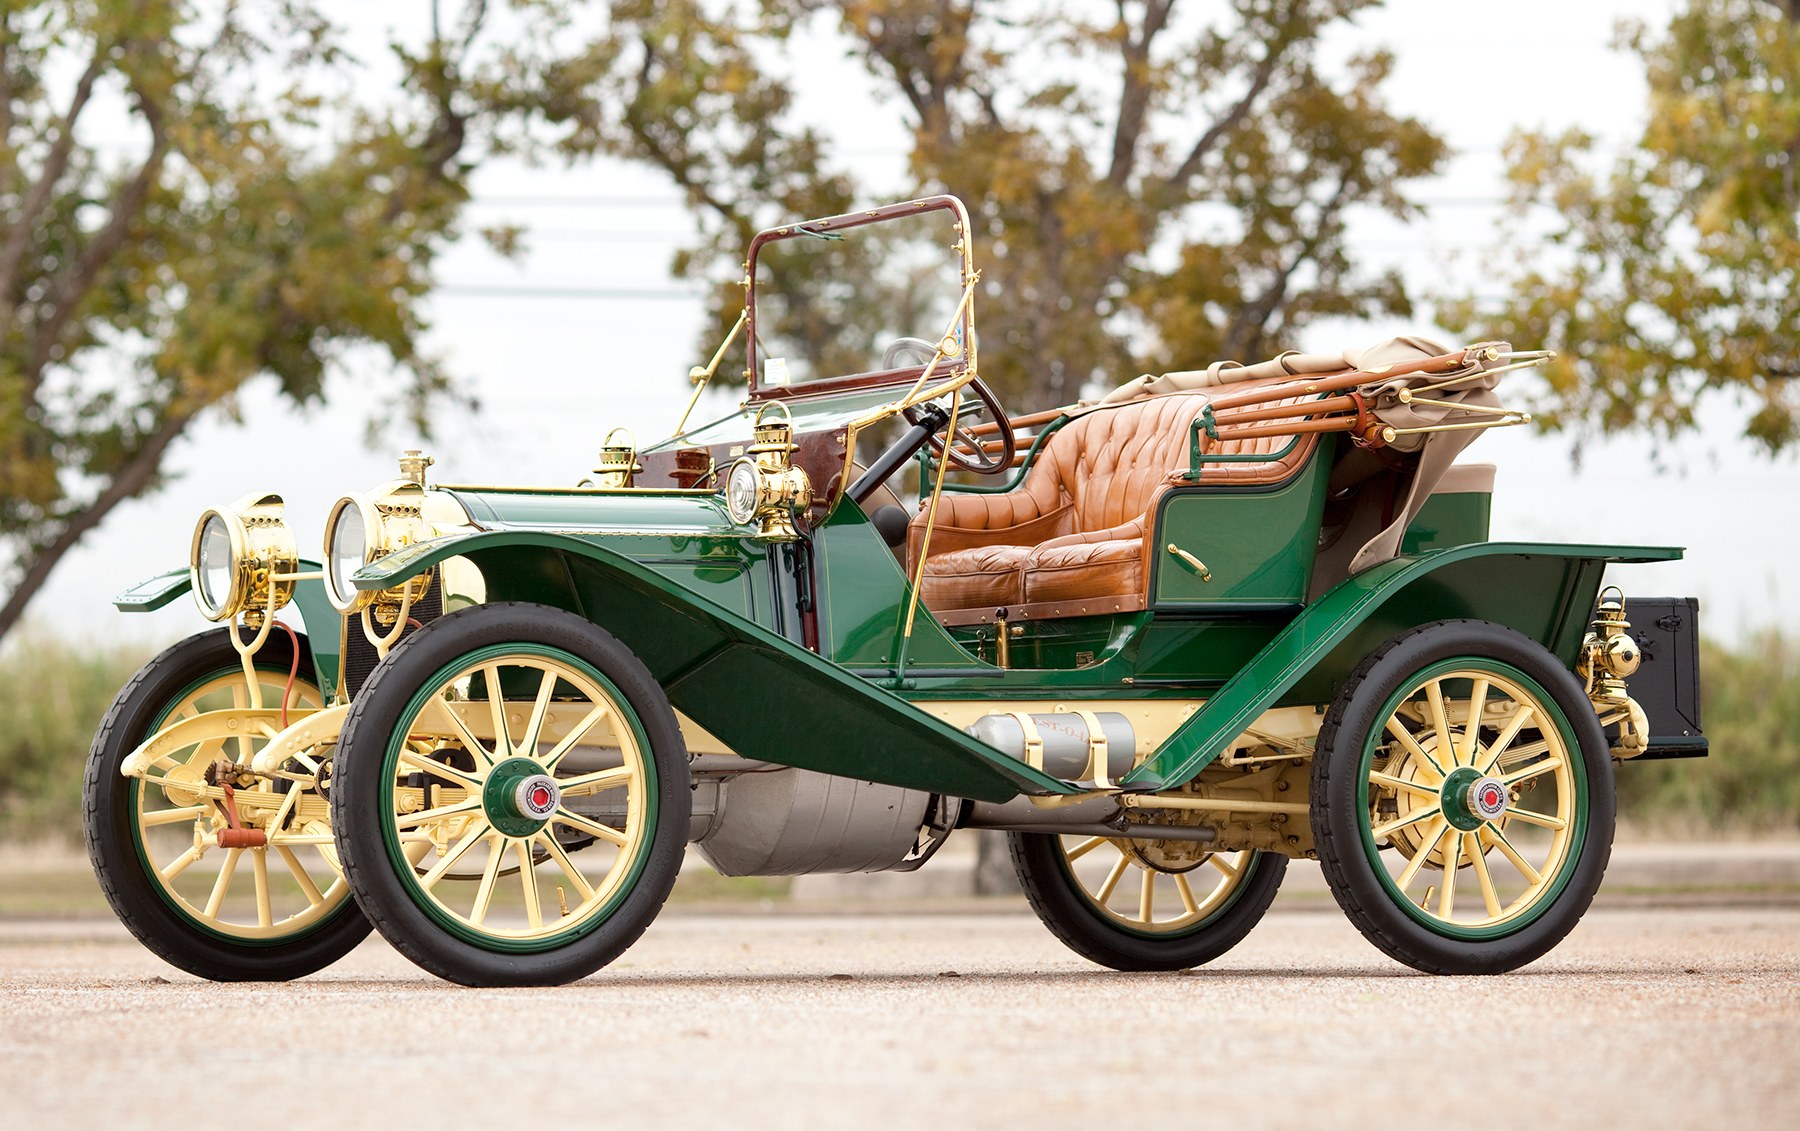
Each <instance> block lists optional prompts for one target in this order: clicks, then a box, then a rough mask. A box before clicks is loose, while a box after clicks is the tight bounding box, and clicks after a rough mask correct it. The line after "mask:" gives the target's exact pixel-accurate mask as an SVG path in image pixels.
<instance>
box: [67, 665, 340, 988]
mask: <svg viewBox="0 0 1800 1131" xmlns="http://www.w3.org/2000/svg"><path fill="white" fill-rule="evenodd" d="M228 631H230V630H228V629H217V630H214V631H212V632H205V633H201V634H200V635H198V636H190V637H188V638H187V639H186V640H183V641H181V642H180V643H179V644H176V645H174V646H173V647H171V648H169V649H168V650H167V651H165V652H163V653H162V654H161V655H159V656H157V657H156V658H155V659H153V660H151V661H150V662H149V663H148V664H145V665H144V667H143V668H142V670H140V671H139V672H138V673H137V675H135V676H133V677H132V679H131V682H130V683H127V684H126V685H125V687H124V689H123V690H121V691H120V692H119V696H118V698H117V699H116V700H114V701H113V705H112V708H111V709H110V710H109V711H107V713H106V718H105V719H104V721H102V722H101V724H100V729H99V731H98V733H96V734H95V736H94V745H93V749H92V751H91V752H90V753H89V755H88V764H87V778H86V789H85V792H86V805H85V809H86V832H87V847H88V856H89V858H90V859H91V860H92V861H93V865H94V873H95V875H96V876H97V877H98V878H99V881H100V887H101V890H102V891H103V892H105V894H106V898H107V902H109V903H110V904H112V908H113V911H114V912H115V913H117V914H118V916H119V920H120V921H121V922H123V923H124V924H125V926H126V927H127V928H129V929H130V931H131V933H132V934H134V935H136V936H137V937H138V939H139V940H140V941H141V942H142V943H143V944H144V945H145V946H146V947H149V948H150V949H151V950H152V951H154V952H155V953H156V954H158V955H160V956H162V957H163V958H164V959H166V960H167V961H169V962H170V963H172V964H173V965H175V966H178V967H180V968H181V969H183V970H186V971H188V972H189V973H191V974H197V975H199V976H200V977H202V978H211V979H213V980H214V981H222V982H235V981H284V980H287V979H290V978H298V977H301V976H303V975H306V974H310V973H312V972H313V971H315V970H320V969H323V968H324V967H326V966H329V965H330V964H331V963H333V962H335V961H337V960H338V959H339V958H341V957H343V956H344V955H345V954H347V953H349V952H350V950H351V949H352V948H353V947H355V946H356V944H357V943H359V942H361V941H362V940H363V939H364V938H365V937H366V936H367V935H368V933H369V923H368V920H366V919H364V918H363V916H362V913H361V912H359V911H358V910H357V908H356V904H355V901H353V900H352V899H351V898H350V888H349V885H348V884H346V883H345V882H344V879H343V877H342V876H341V875H339V874H338V871H337V865H336V861H335V859H334V857H333V855H332V854H331V846H330V844H329V832H330V830H329V828H328V827H327V824H326V821H327V812H326V804H325V798H324V797H323V796H322V795H321V793H320V789H319V785H320V783H319V782H318V781H316V780H315V781H310V782H302V781H293V780H277V781H267V780H265V781H263V782H260V783H258V784H257V785H256V786H255V787H253V788H249V789H242V790H239V791H237V793H236V795H235V796H234V797H233V798H232V800H231V802H230V806H229V808H230V813H231V816H232V817H233V818H236V819H237V820H239V821H240V822H241V823H245V824H248V825H250V826H252V827H256V828H260V829H263V830H264V831H265V832H266V834H267V835H268V837H269V842H268V843H267V844H265V845H262V846H260V847H249V848H223V847H220V846H219V843H218V841H219V837H218V834H219V833H220V831H221V830H223V829H225V828H226V827H227V824H228V819H227V804H226V801H225V798H224V794H223V792H222V791H221V790H219V789H217V788H212V787H210V786H208V784H207V781H206V771H207V767H208V766H209V765H211V764H213V763H215V762H218V761H221V760H223V761H229V762H233V763H237V764H239V765H245V764H247V763H248V762H249V761H250V759H251V758H252V757H254V755H255V754H256V752H257V751H258V750H260V749H262V747H263V745H264V744H265V741H266V740H265V738H264V736H263V734H261V733H259V732H253V731H252V730H251V728H248V727H246V728H243V730H244V733H242V734H241V735H239V736H236V737H221V735H225V734H228V733H230V728H225V729H221V730H220V731H219V732H218V734H215V735H212V736H200V737H197V738H196V740H195V741H192V742H188V743H186V744H185V745H181V746H178V747H174V748H171V749H169V750H167V751H166V752H165V753H164V754H163V756H162V757H161V758H159V759H158V760H157V762H156V764H155V765H154V766H152V767H151V768H150V770H149V772H148V774H147V775H146V776H144V777H141V778H127V777H124V776H122V775H121V774H120V773H119V767H120V763H122V762H123V761H124V760H125V758H126V756H127V755H129V754H130V753H131V752H132V751H133V750H135V749H136V748H137V747H138V746H139V745H140V744H141V743H143V742H144V741H145V740H146V739H148V738H150V737H151V736H152V735H154V734H156V733H157V732H158V731H160V730H161V729H162V728H164V727H165V726H168V725H170V724H172V723H176V722H180V721H183V720H186V719H191V718H195V717H196V716H199V715H203V714H206V713H207V712H212V711H220V710H227V709H231V708H241V707H245V706H247V705H249V703H250V685H249V681H248V678H247V677H246V675H245V674H244V669H243V665H242V662H241V661H240V660H239V659H238V654H237V651H236V650H235V649H234V648H232V646H231V641H230V640H229V639H228V638H227V637H226V635H225V634H226V633H227V632H228ZM299 640H300V647H299V655H298V656H296V655H295V652H294V642H292V641H290V640H289V639H288V638H287V637H285V636H282V635H279V634H277V635H273V636H271V637H270V638H269V639H268V641H267V642H266V643H265V644H264V645H263V647H262V649H261V650H260V651H258V653H257V655H256V660H255V664H254V667H255V671H256V680H257V685H258V689H259V695H260V697H261V700H262V702H263V703H264V704H265V705H268V706H280V705H281V704H282V703H283V701H284V696H285V702H286V703H287V706H288V707H289V708H290V709H293V708H317V707H319V706H320V705H321V702H322V700H321V697H320V694H319V688H318V683H317V680H316V677H315V676H314V673H313V664H312V657H311V654H310V652H309V650H308V649H307V647H306V645H305V643H304V638H299Z"/></svg>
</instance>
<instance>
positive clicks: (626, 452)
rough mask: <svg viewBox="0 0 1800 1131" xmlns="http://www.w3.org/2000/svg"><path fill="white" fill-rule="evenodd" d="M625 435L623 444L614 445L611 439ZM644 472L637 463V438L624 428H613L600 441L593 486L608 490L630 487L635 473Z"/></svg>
mask: <svg viewBox="0 0 1800 1131" xmlns="http://www.w3.org/2000/svg"><path fill="white" fill-rule="evenodd" d="M621 432H624V433H625V442H624V443H622V444H620V443H614V442H613V437H615V436H617V435H618V434H619V433H621ZM642 470H644V468H643V465H641V464H639V463H638V461H637V438H636V437H635V436H633V435H632V434H631V433H630V432H629V431H627V430H626V429H624V428H614V429H613V430H612V431H611V432H608V433H607V434H606V438H605V439H604V440H602V441H600V462H599V463H598V464H596V465H595V466H594V478H593V479H592V480H591V482H592V484H593V486H595V487H602V488H606V489H609V490H619V489H622V488H626V487H630V486H631V485H632V480H633V479H634V478H635V477H636V476H637V473H638V472H640V471H642Z"/></svg>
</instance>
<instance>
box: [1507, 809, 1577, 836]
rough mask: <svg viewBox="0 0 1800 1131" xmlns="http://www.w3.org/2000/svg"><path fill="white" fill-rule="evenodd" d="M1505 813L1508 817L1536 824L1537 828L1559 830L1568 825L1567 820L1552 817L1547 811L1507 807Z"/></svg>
mask: <svg viewBox="0 0 1800 1131" xmlns="http://www.w3.org/2000/svg"><path fill="white" fill-rule="evenodd" d="M1506 815H1507V817H1509V818H1513V819H1516V820H1520V821H1524V822H1525V823H1526V824H1528V825H1536V826H1538V827H1539V828H1544V829H1555V830H1557V831H1559V832H1560V831H1561V830H1563V829H1566V828H1568V827H1569V822H1567V821H1565V820H1563V819H1562V818H1561V817H1552V816H1551V815H1550V814H1548V813H1534V812H1532V811H1531V810H1530V809H1508V810H1507V811H1506Z"/></svg>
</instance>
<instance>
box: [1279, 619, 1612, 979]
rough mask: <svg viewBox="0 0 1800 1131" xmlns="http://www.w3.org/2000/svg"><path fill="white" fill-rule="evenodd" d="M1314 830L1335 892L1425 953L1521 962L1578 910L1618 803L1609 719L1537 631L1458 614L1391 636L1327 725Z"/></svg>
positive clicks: (1429, 959)
mask: <svg viewBox="0 0 1800 1131" xmlns="http://www.w3.org/2000/svg"><path fill="white" fill-rule="evenodd" d="M1319 750H1320V751H1321V756H1320V757H1319V758H1317V759H1316V760H1315V764H1314V788H1313V832H1314V839H1315V841H1317V843H1318V847H1319V853H1320V864H1321V867H1322V869H1323V870H1324V873H1325V877H1326V880H1327V881H1328V882H1329V883H1330V884H1331V887H1332V891H1333V893H1334V894H1335V895H1336V896H1337V898H1338V902H1339V903H1340V904H1342V905H1343V906H1344V908H1345V910H1346V911H1347V912H1348V913H1349V914H1350V917H1351V920H1352V921H1353V922H1355V923H1356V924H1357V925H1358V927H1359V928H1361V929H1362V930H1363V932H1364V933H1365V934H1366V935H1368V936H1369V938H1370V939H1371V940H1372V941H1374V942H1375V943H1376V944H1377V945H1378V946H1381V947H1382V948H1383V949H1384V950H1387V951H1388V953H1390V954H1392V955H1394V956H1395V957H1397V958H1399V959H1401V961H1404V962H1407V963H1409V964H1410V965H1414V966H1417V967H1419V968H1421V969H1427V970H1434V971H1440V972H1446V973H1477V972H1491V971H1496V970H1509V969H1513V968H1515V967H1517V966H1519V965H1522V964H1523V963H1525V962H1529V961H1531V960H1532V959H1533V958H1536V957H1537V956H1538V955H1540V954H1542V953H1543V952H1544V951H1546V950H1548V949H1549V948H1550V947H1551V946H1553V945H1554V944H1555V943H1556V942H1557V941H1558V940H1560V939H1561V938H1562V937H1563V936H1564V935H1566V934H1567V933H1568V931H1569V930H1570V929H1572V928H1573V926H1574V924H1575V922H1576V921H1578V920H1579V918H1580V916H1581V914H1582V913H1583V912H1584V911H1585V910H1586V908H1587V906H1588V904H1589V902H1590V901H1591V900H1592V898H1593V893H1594V889H1595V888H1596V887H1597V886H1598V884H1599V880H1600V875H1601V873H1602V872H1604V870H1605V864H1606V859H1607V856H1608V851H1609V848H1610V845H1611V835H1612V821H1613V795H1612V770H1611V765H1610V762H1609V760H1608V756H1607V747H1606V742H1605V738H1604V736H1603V735H1602V734H1601V733H1600V726H1599V723H1598V721H1597V719H1596V718H1595V715H1594V712H1593V709H1592V708H1591V707H1590V706H1589V704H1588V702H1587V699H1586V696H1585V695H1584V694H1583V693H1582V691H1581V687H1580V685H1579V684H1578V683H1577V682H1576V681H1575V678H1574V676H1573V675H1572V674H1570V672H1569V671H1568V669H1567V668H1565V667H1563V666H1562V665H1561V664H1560V663H1559V662H1558V661H1557V660H1556V658H1555V657H1554V656H1551V655H1550V654H1549V653H1547V652H1545V651H1544V649H1543V648H1542V647H1540V646H1539V645H1537V644H1536V643H1535V642H1534V641H1532V640H1530V639H1528V638H1526V637H1523V636H1521V635H1519V634H1518V633H1515V632H1512V631H1511V630H1509V629H1504V628H1501V627H1499V626H1497V625H1491V624H1485V623H1482V622H1476V621H1446V622H1441V623H1439V624H1436V625H1428V626H1425V627H1424V628H1421V629H1415V630H1414V631H1413V632H1411V633H1407V634H1405V635H1403V636H1401V637H1398V638H1396V639H1395V640H1394V641H1391V642H1390V643H1389V644H1388V645H1386V646H1385V647H1384V648H1382V649H1381V650H1379V651H1377V652H1376V653H1375V655H1373V656H1371V657H1370V658H1369V660H1368V661H1365V663H1364V664H1363V666H1362V667H1361V668H1359V670H1358V672H1357V673H1356V674H1355V675H1354V676H1353V677H1352V678H1351V679H1350V680H1349V681H1347V683H1346V685H1345V687H1344V689H1343V691H1342V692H1341V693H1340V695H1339V697H1338V699H1337V701H1336V702H1335V703H1334V704H1333V705H1332V707H1331V709H1330V711H1329V712H1328V713H1327V715H1326V720H1325V724H1324V726H1323V727H1322V728H1321V730H1320V736H1319Z"/></svg>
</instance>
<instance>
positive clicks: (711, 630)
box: [355, 530, 1075, 801]
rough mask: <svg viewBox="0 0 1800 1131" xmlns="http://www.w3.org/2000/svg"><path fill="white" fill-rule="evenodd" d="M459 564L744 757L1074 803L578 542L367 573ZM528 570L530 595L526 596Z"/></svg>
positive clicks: (412, 549) (450, 543) (423, 555)
mask: <svg viewBox="0 0 1800 1131" xmlns="http://www.w3.org/2000/svg"><path fill="white" fill-rule="evenodd" d="M449 557H462V558H466V559H467V560H469V561H470V562H472V563H474V564H475V566H476V567H477V568H479V569H480V570H481V571H482V574H483V576H484V577H486V578H487V579H488V581H489V592H490V596H491V595H492V593H493V592H494V591H495V589H496V588H501V587H500V586H496V584H495V582H497V581H500V580H502V579H504V582H505V584H504V586H503V588H504V591H505V592H508V593H529V594H530V597H529V599H531V600H533V601H537V602H540V603H544V604H551V605H555V606H557V607H560V608H565V609H568V610H569V611H571V612H574V613H577V614H579V615H581V616H584V617H586V618H587V619H588V620H590V621H592V622H593V623H595V624H597V625H599V626H600V627H602V628H604V629H606V630H607V631H608V632H610V633H612V634H613V635H614V636H616V637H618V638H619V640H620V641H621V642H622V643H623V644H624V645H625V646H626V647H627V648H630V649H631V650H632V652H633V653H635V654H636V655H637V657H638V659H640V660H642V661H643V663H644V664H645V666H646V667H648V668H649V669H650V671H651V674H653V675H654V676H655V677H656V680H657V682H658V683H659V684H661V685H662V687H663V690H664V691H665V692H667V693H668V696H669V699H670V701H671V702H672V703H674V705H675V706H676V707H677V708H678V709H680V710H681V711H682V713H683V714H685V715H687V716H688V717H689V718H691V719H693V720H694V721H695V722H697V723H699V724H700V725H701V726H703V727H705V728H706V729H707V730H708V731H710V732H712V733H713V734H714V735H717V736H718V737H719V738H720V739H721V740H723V741H724V742H725V743H726V744H728V745H729V746H730V747H731V748H732V749H733V750H735V751H736V752H737V753H738V754H740V755H742V756H744V757H746V758H757V759H762V760H766V761H770V762H776V763H779V764H782V765H789V766H799V767H801V768H804V769H809V770H818V771H821V772H823V773H828V774H837V775H840V776H843V777H850V778H860V779H862V780H865V781H873V782H881V783H883V784H886V785H897V786H903V787H906V788H909V789H922V790H930V791H933V792H937V793H945V794H950V795H953V796H956V797H969V798H974V799H976V800H982V801H1005V800H1009V799H1011V798H1012V797H1015V796H1017V795H1018V794H1019V793H1021V792H1027V793H1046V794H1067V793H1072V792H1075V791H1074V789H1073V787H1071V786H1068V785H1066V784H1064V783H1062V782H1059V781H1057V780H1056V779H1055V778H1052V777H1049V776H1047V775H1045V774H1043V773H1040V772H1038V771H1036V770H1033V769H1032V768H1031V767H1029V766H1027V765H1026V764H1025V763H1023V762H1021V761H1018V760H1017V759H1014V758H1011V757H1008V756H1007V755H1005V754H1002V753H1001V752H999V751H998V750H995V749H994V748H992V747H990V746H987V745H986V744H984V743H981V742H978V741H976V740H975V739H973V738H971V737H970V736H969V735H967V734H965V733H963V732H962V731H961V730H958V729H957V728H955V727H953V726H950V725H949V724H948V723H945V722H943V721H941V720H940V719H938V718H936V717H934V716H932V715H929V714H927V713H925V712H924V711H921V710H919V709H918V708H917V707H914V706H913V705H912V704H910V703H908V702H907V701H906V700H904V699H901V698H900V697H899V696H897V695H894V694H893V693H892V692H889V691H886V690H884V689H882V688H880V687H877V686H875V685H874V684H873V683H871V682H869V681H868V680H865V679H863V678H862V677H860V676H858V675H856V674H854V673H853V672H851V671H849V670H846V669H845V668H842V667H839V666H837V665H836V664H832V663H830V662H828V661H826V660H823V659H821V658H820V657H818V656H817V655H815V654H813V653H812V652H810V651H808V650H806V649H805V648H803V647H800V646H799V645H797V644H795V643H793V642H792V641H790V640H787V639H785V638H784V637H781V636H778V635H776V634H775V633H772V632H770V631H769V630H768V629H766V628H763V627H762V626H761V625H758V624H756V623H755V622H753V621H751V620H749V619H747V618H745V617H743V616H741V615H740V614H738V613H737V612H735V611H733V610H731V609H728V608H726V607H725V606H723V605H720V604H717V603H715V602H713V601H710V600H708V599H707V598H706V597H704V596H702V595H700V594H698V593H696V592H695V591H694V590H692V589H689V588H687V587H685V586H683V585H681V584H680V583H679V582H677V581H675V580H672V579H671V578H669V577H665V576H663V575H662V574H659V573H657V572H656V571H655V570H653V569H651V568H650V567H648V566H646V565H643V564H641V563H639V562H636V561H634V560H632V559H631V558H629V557H626V556H625V555H623V554H621V553H619V552H618V551H616V550H612V549H609V548H608V547H606V546H604V545H600V544H599V539H598V538H594V539H592V540H590V539H588V538H584V537H582V536H580V535H570V534H559V533H553V532H548V531H521V530H499V531H489V532H485V533H480V534H468V535H455V536H451V537H446V538H437V539H433V540H431V541H428V542H420V543H418V544H416V545H413V546H409V547H407V548H406V549H404V550H400V551H398V552H396V553H394V554H390V555H388V556H387V557H384V558H381V559H380V560H378V561H376V562H374V563H371V564H370V565H368V566H365V567H364V568H363V569H362V570H360V571H358V572H357V574H356V575H355V582H356V585H357V587H358V588H359V589H386V588H390V587H392V586H394V585H398V584H399V583H400V582H401V581H403V580H405V579H406V578H408V577H411V576H413V575H415V574H417V573H420V572H422V571H424V570H427V569H429V568H431V567H432V566H434V565H436V564H437V563H439V562H441V561H443V560H444V559H445V558H449ZM521 573H528V574H529V575H530V579H531V584H530V585H528V586H527V585H521V584H520V574H521Z"/></svg>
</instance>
